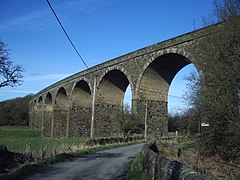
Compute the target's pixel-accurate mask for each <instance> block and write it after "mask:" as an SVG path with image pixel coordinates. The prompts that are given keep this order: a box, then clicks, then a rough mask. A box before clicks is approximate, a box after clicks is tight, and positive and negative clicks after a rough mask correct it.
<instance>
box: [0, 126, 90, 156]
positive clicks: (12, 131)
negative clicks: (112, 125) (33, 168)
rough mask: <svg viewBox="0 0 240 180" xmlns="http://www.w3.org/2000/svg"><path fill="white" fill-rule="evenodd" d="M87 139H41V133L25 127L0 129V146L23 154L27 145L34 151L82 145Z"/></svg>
mask: <svg viewBox="0 0 240 180" xmlns="http://www.w3.org/2000/svg"><path fill="white" fill-rule="evenodd" d="M87 139H88V138H87V137H71V138H62V139H55V138H42V137H41V132H40V131H38V130H31V129H30V128H27V127H0V144H3V145H6V146H7V148H8V150H11V151H17V152H25V151H26V148H27V146H28V144H29V143H31V146H32V150H33V151H36V150H39V149H40V148H41V146H42V147H43V148H46V147H47V148H54V147H60V146H66V145H70V144H72V143H74V144H82V143H83V142H85V141H86V140H87Z"/></svg>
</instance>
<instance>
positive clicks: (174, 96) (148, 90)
mask: <svg viewBox="0 0 240 180" xmlns="http://www.w3.org/2000/svg"><path fill="white" fill-rule="evenodd" d="M140 90H143V91H147V92H152V93H156V94H160V95H163V96H169V97H172V98H178V99H185V98H183V97H180V96H176V95H170V94H165V93H161V92H158V91H154V90H150V89H146V88H140Z"/></svg>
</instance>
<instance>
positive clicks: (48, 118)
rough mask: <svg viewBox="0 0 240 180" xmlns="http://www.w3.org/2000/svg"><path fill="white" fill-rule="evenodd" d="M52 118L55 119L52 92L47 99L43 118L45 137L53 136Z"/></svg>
mask: <svg viewBox="0 0 240 180" xmlns="http://www.w3.org/2000/svg"><path fill="white" fill-rule="evenodd" d="M52 117H53V99H52V94H51V93H50V92H48V93H47V95H46V97H45V108H44V118H43V136H46V137H49V136H51V130H52Z"/></svg>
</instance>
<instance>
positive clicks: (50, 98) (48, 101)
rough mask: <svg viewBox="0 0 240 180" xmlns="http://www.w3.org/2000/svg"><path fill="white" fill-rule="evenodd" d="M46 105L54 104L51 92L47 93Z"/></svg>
mask: <svg viewBox="0 0 240 180" xmlns="http://www.w3.org/2000/svg"><path fill="white" fill-rule="evenodd" d="M45 103H46V104H51V103H52V95H51V93H50V92H48V93H47V96H46V100H45Z"/></svg>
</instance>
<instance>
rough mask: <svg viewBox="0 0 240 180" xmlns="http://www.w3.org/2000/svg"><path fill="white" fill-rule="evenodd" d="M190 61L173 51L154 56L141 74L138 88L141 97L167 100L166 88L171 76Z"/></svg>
mask: <svg viewBox="0 0 240 180" xmlns="http://www.w3.org/2000/svg"><path fill="white" fill-rule="evenodd" d="M190 63H191V61H189V60H188V59H187V58H185V57H184V56H182V55H179V54H175V53H169V54H165V55H162V56H159V57H158V58H156V59H155V60H154V61H153V62H152V63H151V64H150V65H149V66H148V67H147V68H146V70H145V72H144V74H143V77H142V80H141V84H140V88H139V90H140V93H139V94H140V97H141V99H147V100H159V101H166V102H167V99H168V89H169V86H170V84H171V82H172V80H173V78H174V77H175V75H176V74H177V73H178V72H179V71H180V70H181V69H182V68H183V67H184V66H186V65H188V64H190Z"/></svg>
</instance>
